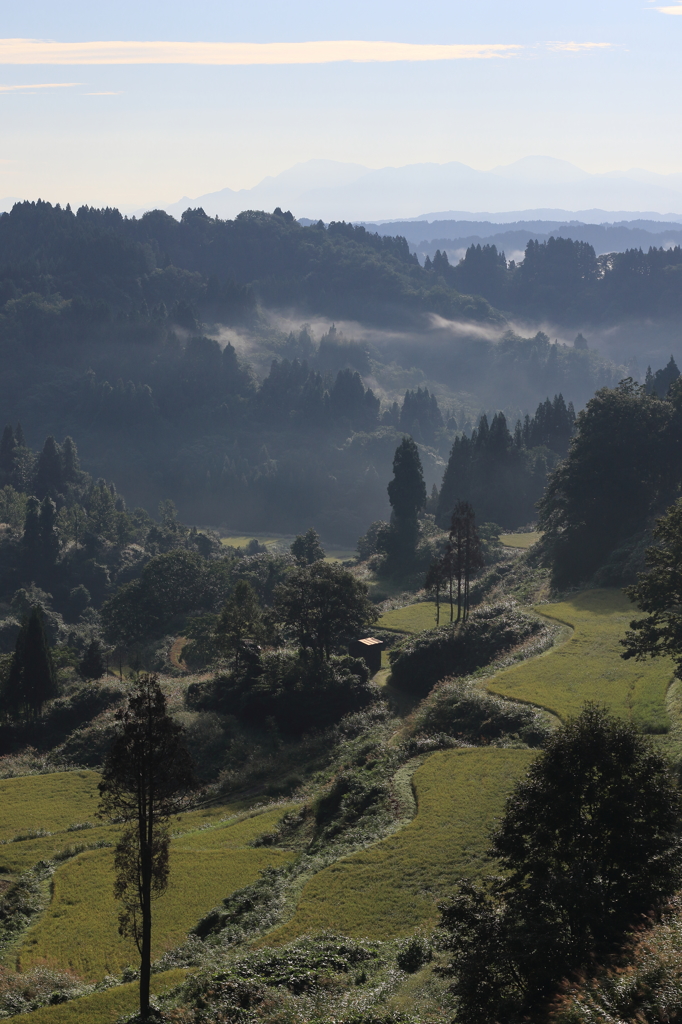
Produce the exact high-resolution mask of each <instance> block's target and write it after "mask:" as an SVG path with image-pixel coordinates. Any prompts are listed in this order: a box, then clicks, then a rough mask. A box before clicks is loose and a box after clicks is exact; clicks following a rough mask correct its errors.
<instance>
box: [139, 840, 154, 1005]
mask: <svg viewBox="0 0 682 1024" xmlns="http://www.w3.org/2000/svg"><path fill="white" fill-rule="evenodd" d="M140 902H141V908H140V909H141V910H142V942H141V943H140V1016H141V1017H142V1019H143V1020H146V1019H147V1017H148V1016H149V988H150V983H151V974H152V851H151V846H150V845H149V843H145V845H144V848H143V850H142V891H141V893H140Z"/></svg>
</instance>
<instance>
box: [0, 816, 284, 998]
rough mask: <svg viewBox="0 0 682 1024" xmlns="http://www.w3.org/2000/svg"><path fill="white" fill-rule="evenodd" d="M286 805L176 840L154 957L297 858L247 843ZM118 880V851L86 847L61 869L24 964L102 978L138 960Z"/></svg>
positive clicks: (28, 941)
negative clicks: (122, 917)
mask: <svg viewBox="0 0 682 1024" xmlns="http://www.w3.org/2000/svg"><path fill="white" fill-rule="evenodd" d="M286 810H287V808H286V807H278V808H276V809H275V810H271V811H266V812H264V813H263V814H261V815H258V816H256V817H251V818H246V819H244V820H242V821H239V822H236V823H234V824H232V825H225V826H218V827H217V828H215V829H210V828H209V829H205V830H201V831H196V832H193V833H191V834H189V835H183V836H181V837H179V838H176V839H173V841H172V843H171V854H170V885H169V888H168V891H167V893H166V894H165V895H164V896H163V897H162V898H161V899H159V901H158V902H157V903H155V905H154V911H153V915H154V917H153V921H154V926H153V949H152V955H153V957H155V958H157V957H159V956H161V955H162V954H163V953H164V952H165V951H166V950H168V949H172V948H173V947H174V946H177V945H178V944H179V943H181V942H182V941H183V940H184V938H185V936H186V935H187V932H188V931H189V929H190V928H192V927H193V925H195V924H196V923H197V921H198V920H199V919H200V918H201V917H202V916H203V915H204V914H205V913H206V912H207V911H208V910H210V909H211V907H213V906H215V904H216V903H218V902H219V901H220V900H221V899H223V898H224V897H225V896H228V895H229V894H230V893H231V892H234V890H235V889H239V888H241V887H242V886H244V885H248V884H249V883H251V882H253V881H255V879H256V878H257V877H258V874H259V872H260V871H261V870H263V868H265V867H267V866H268V865H276V864H283V863H285V862H286V861H287V860H289V859H290V858H291V857H292V856H293V854H290V853H285V852H283V851H281V850H273V849H271V848H266V847H261V848H253V847H251V848H248V847H246V844H247V843H248V842H250V841H251V840H253V839H254V838H255V836H256V835H259V834H260V833H262V832H267V831H268V830H271V829H272V828H273V827H274V826H275V824H276V822H277V821H279V819H280V818H281V816H282V815H283V814H284V813H285V812H286ZM212 832H215V835H212V834H211V833H212ZM113 882H114V871H113V851H112V850H111V849H103V850H91V851H88V852H87V853H82V854H80V855H79V856H77V857H74V858H73V859H72V860H69V861H67V862H66V863H64V864H63V865H62V866H61V867H59V868H58V869H57V870H56V872H55V874H54V877H53V895H52V900H51V903H50V906H49V908H48V909H47V911H46V912H45V913H44V914H43V916H42V917H41V918H40V920H39V921H37V922H36V924H35V925H33V926H32V927H31V928H29V929H28V931H27V932H26V934H25V935H24V937H23V939H22V941H21V943H20V945H19V946H18V947H17V950H16V966H17V969H18V970H22V971H25V970H28V969H29V968H30V967H33V966H34V965H36V964H41V963H47V964H49V965H51V966H55V967H61V968H68V969H70V970H73V971H75V972H76V973H77V974H79V975H80V976H81V977H83V978H86V979H88V980H97V979H101V978H102V977H104V975H106V974H119V973H120V971H121V970H122V969H123V968H124V967H126V966H127V965H128V964H130V963H135V962H136V959H137V953H136V950H135V946H134V944H133V942H132V940H130V939H124V938H122V937H121V936H120V935H119V934H118V920H117V915H118V909H119V908H118V905H117V903H116V901H115V900H114V896H113Z"/></svg>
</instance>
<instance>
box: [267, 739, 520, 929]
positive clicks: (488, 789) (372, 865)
mask: <svg viewBox="0 0 682 1024" xmlns="http://www.w3.org/2000/svg"><path fill="white" fill-rule="evenodd" d="M533 757H534V754H532V753H531V752H530V751H526V750H500V749H491V748H486V749H485V750H481V749H469V750H448V751H443V752H438V753H436V754H432V755H431V756H430V757H429V758H428V760H427V761H426V762H425V763H424V764H423V765H422V767H421V768H418V769H417V771H416V772H415V774H414V777H413V785H414V789H415V792H416V797H417V807H418V813H417V816H416V818H414V820H413V821H411V822H410V823H409V824H408V825H406V826H405V827H404V828H402V829H401V830H400V831H398V832H396V833H395V834H394V835H392V836H389V837H388V838H386V839H383V840H381V842H379V843H376V844H374V845H373V846H372V847H371V848H369V849H364V850H361V851H359V852H357V853H353V854H351V855H350V856H347V857H344V858H342V859H341V860H338V861H336V862H335V863H334V864H331V865H330V866H329V867H326V868H324V869H323V870H322V871H319V872H318V873H317V874H316V875H314V876H313V877H312V878H311V879H310V881H308V882H307V883H306V885H305V886H304V888H303V891H302V893H301V898H300V900H299V902H298V905H297V908H296V913H295V914H294V916H293V917H292V918H291V920H290V921H288V922H287V923H286V924H284V925H281V926H280V927H279V928H276V929H275V930H274V931H273V932H271V933H270V934H269V936H268V942H269V943H273V944H280V943H283V942H288V941H290V940H291V939H292V938H294V937H295V936H297V935H305V934H310V933H313V932H316V931H320V930H322V929H325V928H334V929H335V930H337V931H340V932H342V933H343V934H344V935H352V936H355V937H356V938H360V937H362V936H369V937H371V938H383V939H386V938H396V937H402V936H407V935H410V934H411V933H412V932H413V931H414V930H415V929H416V928H419V927H420V926H422V925H429V924H431V923H433V922H435V919H436V913H435V906H434V899H435V898H437V897H438V896H439V895H445V894H446V893H448V892H449V891H451V889H452V887H453V886H454V884H455V882H456V881H457V879H458V878H460V877H461V876H462V875H468V876H470V877H474V878H476V877H480V876H481V875H483V874H486V873H487V872H488V871H489V870H490V861H489V860H488V858H487V856H486V849H487V845H488V832H489V829H490V827H491V826H492V824H493V822H494V820H495V818H496V817H497V816H499V815H500V813H501V812H502V809H503V806H504V800H505V797H506V795H507V794H508V793H509V791H510V789H511V787H512V785H513V782H514V779H516V778H517V777H518V776H519V775H520V774H521V773H523V772H524V771H525V770H526V769H527V767H528V765H529V763H530V762H531V761H532V759H533ZM261 942H262V940H261Z"/></svg>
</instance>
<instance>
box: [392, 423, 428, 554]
mask: <svg viewBox="0 0 682 1024" xmlns="http://www.w3.org/2000/svg"><path fill="white" fill-rule="evenodd" d="M388 499H389V501H390V503H391V508H392V509H393V512H392V514H391V525H390V529H389V530H387V531H385V533H384V536H383V539H382V541H381V546H382V547H383V549H384V551H385V553H386V555H387V556H388V558H387V563H388V566H389V568H391V569H393V568H399V567H401V566H404V565H405V564H406V563H409V562H410V560H411V559H412V557H413V556H414V553H415V549H416V547H417V541H418V539H419V522H418V516H419V513H420V512H421V511H422V509H423V508H424V506H425V505H426V485H425V484H424V474H423V471H422V464H421V460H420V458H419V450H418V448H417V445H416V444H415V443H414V441H413V439H412V438H411V437H404V438H403V439H402V441H401V442H400V444H399V445H398V447H397V448H396V452H395V456H394V457H393V479H392V480H391V481H390V482H389V484H388Z"/></svg>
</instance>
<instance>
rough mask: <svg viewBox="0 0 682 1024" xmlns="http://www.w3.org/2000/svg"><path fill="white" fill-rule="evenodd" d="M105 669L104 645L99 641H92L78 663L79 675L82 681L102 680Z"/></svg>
mask: <svg viewBox="0 0 682 1024" xmlns="http://www.w3.org/2000/svg"><path fill="white" fill-rule="evenodd" d="M104 667H105V666H104V657H103V655H102V645H101V644H100V642H99V640H91V641H90V643H89V644H88V646H87V648H86V649H85V654H84V655H83V657H82V658H81V660H80V661H79V662H78V673H79V675H80V676H81V678H82V679H100V678H101V677H102V676H103V675H104Z"/></svg>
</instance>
